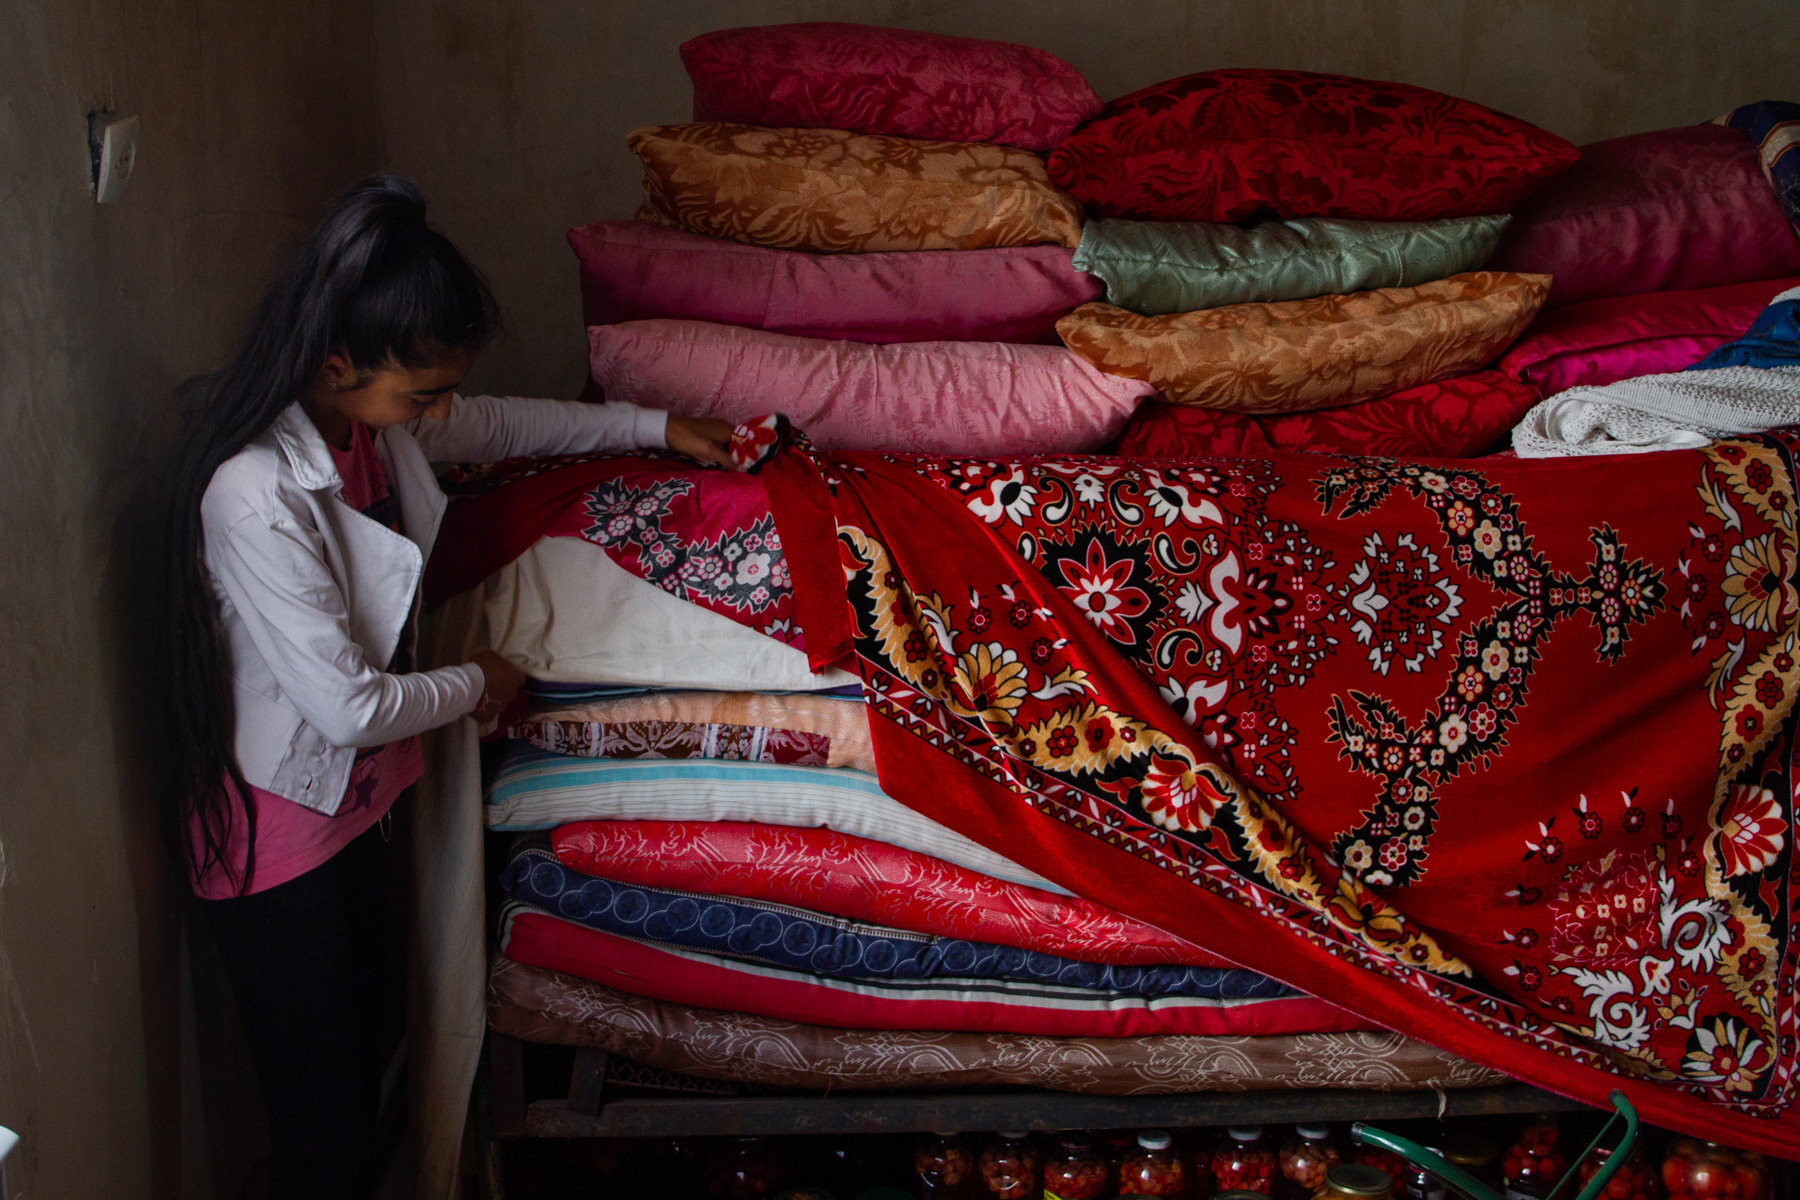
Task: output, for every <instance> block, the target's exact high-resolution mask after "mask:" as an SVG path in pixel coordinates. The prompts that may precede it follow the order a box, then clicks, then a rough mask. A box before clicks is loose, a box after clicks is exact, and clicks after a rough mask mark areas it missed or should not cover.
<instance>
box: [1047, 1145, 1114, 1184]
mask: <svg viewBox="0 0 1800 1200" xmlns="http://www.w3.org/2000/svg"><path fill="white" fill-rule="evenodd" d="M1107 1172H1108V1169H1107V1164H1106V1160H1105V1159H1103V1158H1101V1157H1100V1153H1099V1151H1097V1150H1095V1149H1094V1143H1093V1141H1092V1139H1090V1138H1088V1137H1087V1136H1086V1135H1085V1134H1080V1133H1065V1134H1063V1135H1062V1136H1061V1137H1059V1138H1058V1139H1057V1142H1056V1149H1054V1150H1052V1151H1051V1152H1050V1153H1049V1154H1048V1155H1046V1156H1045V1157H1044V1200H1104V1198H1105V1197H1107V1196H1110V1195H1112V1193H1111V1192H1110V1191H1109V1190H1108V1189H1107V1186H1106V1182H1107Z"/></svg>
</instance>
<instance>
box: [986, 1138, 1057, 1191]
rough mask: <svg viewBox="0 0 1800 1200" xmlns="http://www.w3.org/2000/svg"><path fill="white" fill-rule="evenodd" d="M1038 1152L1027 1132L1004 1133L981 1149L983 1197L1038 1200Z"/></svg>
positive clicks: (1040, 1185) (1039, 1184) (1039, 1183)
mask: <svg viewBox="0 0 1800 1200" xmlns="http://www.w3.org/2000/svg"><path fill="white" fill-rule="evenodd" d="M1038 1165H1039V1162H1038V1149H1037V1147H1036V1146H1034V1145H1032V1144H1031V1138H1030V1137H1029V1135H1027V1134H1025V1133H1024V1132H1022V1131H1021V1132H1017V1133H1008V1132H1002V1133H997V1134H995V1135H994V1140H993V1141H991V1142H989V1143H988V1144H987V1145H986V1146H984V1147H982V1150H981V1157H980V1159H978V1160H977V1162H976V1172H977V1175H978V1177H979V1178H980V1180H981V1189H982V1191H981V1194H982V1195H983V1196H992V1197H994V1198H995V1200H1027V1197H1029V1198H1030V1200H1037V1196H1038V1191H1039V1189H1040V1188H1041V1187H1042V1186H1043V1185H1042V1183H1041V1182H1040V1181H1039V1178H1038Z"/></svg>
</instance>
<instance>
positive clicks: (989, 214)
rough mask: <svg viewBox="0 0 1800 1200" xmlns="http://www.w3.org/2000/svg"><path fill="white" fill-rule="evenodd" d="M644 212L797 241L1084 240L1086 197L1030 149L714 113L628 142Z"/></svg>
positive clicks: (900, 246) (892, 244)
mask: <svg viewBox="0 0 1800 1200" xmlns="http://www.w3.org/2000/svg"><path fill="white" fill-rule="evenodd" d="M625 141H626V144H627V145H629V146H630V147H631V148H632V150H633V151H635V152H636V153H637V155H638V157H639V158H641V159H643V161H644V206H643V208H642V209H640V210H639V211H638V218H639V219H640V220H645V221H656V222H659V223H660V224H664V225H673V226H676V227H677V228H680V229H686V230H689V231H690V232H693V233H700V234H705V235H707V236H709V237H719V238H730V239H731V240H732V241H737V242H748V243H750V244H752V245H756V246H781V247H785V248H787V249H792V250H820V251H842V250H854V251H879V250H976V249H980V248H981V247H984V246H1029V245H1033V244H1035V243H1040V242H1055V243H1057V244H1059V245H1063V246H1068V247H1070V248H1073V247H1074V246H1075V245H1077V244H1078V243H1079V242H1080V241H1081V205H1079V204H1078V203H1076V202H1075V200H1074V198H1073V197H1071V196H1070V195H1069V194H1068V193H1066V192H1063V191H1059V190H1058V189H1057V187H1056V185H1054V184H1052V183H1051V182H1050V177H1049V175H1048V174H1046V173H1045V171H1044V160H1043V159H1041V158H1039V157H1038V156H1037V155H1035V154H1032V153H1031V152H1030V151H1027V150H1020V149H1017V148H1015V147H1012V146H993V145H984V144H978V143H974V142H925V141H915V140H913V139H910V138H896V137H882V136H878V135H874V134H858V133H851V132H849V131H847V130H842V129H764V128H761V127H759V126H755V125H727V124H723V123H721V122H716V121H708V122H701V123H697V124H693V125H658V126H653V127H651V128H648V129H640V130H637V131H636V132H635V133H633V134H631V136H630V137H628V138H626V139H625Z"/></svg>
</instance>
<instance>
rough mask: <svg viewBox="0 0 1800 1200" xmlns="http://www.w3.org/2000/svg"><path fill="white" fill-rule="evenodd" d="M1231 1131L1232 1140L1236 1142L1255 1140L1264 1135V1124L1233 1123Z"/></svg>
mask: <svg viewBox="0 0 1800 1200" xmlns="http://www.w3.org/2000/svg"><path fill="white" fill-rule="evenodd" d="M1230 1132H1231V1140H1232V1141H1234V1142H1254V1141H1255V1140H1256V1139H1257V1138H1259V1137H1261V1136H1262V1126H1261V1125H1233V1126H1232V1127H1231V1130H1230Z"/></svg>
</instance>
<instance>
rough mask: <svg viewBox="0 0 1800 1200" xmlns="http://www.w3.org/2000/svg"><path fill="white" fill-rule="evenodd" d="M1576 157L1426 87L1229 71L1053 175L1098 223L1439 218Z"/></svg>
mask: <svg viewBox="0 0 1800 1200" xmlns="http://www.w3.org/2000/svg"><path fill="white" fill-rule="evenodd" d="M1577 157H1579V151H1577V150H1576V149H1575V147H1573V146H1571V145H1570V144H1569V143H1568V142H1565V141H1564V140H1563V139H1561V138H1559V137H1557V136H1555V135H1554V134H1551V133H1546V132H1545V131H1544V130H1542V129H1539V128H1537V127H1536V126H1534V125H1528V124H1526V123H1525V122H1524V121H1520V120H1518V119H1516V118H1514V117H1509V116H1506V115H1505V114H1504V113H1497V112H1495V111H1494V110H1493V109H1491V108H1483V107H1482V106H1481V105H1479V104H1473V103H1471V102H1469V101H1467V100H1458V99H1457V98H1456V97H1454V96H1446V95H1443V94H1442V93H1439V92H1433V91H1427V90H1426V89H1425V88H1418V87H1410V86H1408V85H1407V84H1403V83H1378V82H1375V81H1372V80H1367V79H1349V78H1346V77H1344V76H1341V75H1317V74H1312V73H1310V72H1305V71H1257V70H1230V71H1206V72H1203V73H1201V74H1199V75H1187V76H1183V77H1182V78H1180V79H1171V80H1169V81H1168V82H1167V83H1159V84H1156V85H1155V86H1154V87H1147V88H1145V89H1144V90H1143V91H1141V92H1133V93H1132V94H1131V95H1129V96H1126V97H1124V98H1122V99H1119V100H1114V101H1113V102H1112V103H1111V104H1108V105H1107V106H1106V108H1105V110H1104V111H1103V112H1101V114H1100V115H1099V116H1098V117H1097V118H1095V119H1094V120H1093V121H1092V122H1090V123H1089V124H1087V125H1085V126H1083V127H1082V128H1081V129H1079V130H1077V131H1076V132H1075V133H1074V134H1073V135H1071V136H1070V137H1069V138H1068V139H1067V140H1066V141H1064V142H1063V143H1062V144H1061V145H1060V146H1058V147H1057V148H1056V150H1055V152H1054V153H1053V154H1051V156H1050V177H1051V178H1052V179H1054V180H1055V181H1056V182H1057V183H1058V184H1060V185H1061V186H1062V187H1063V188H1065V189H1066V190H1068V191H1069V192H1071V193H1073V194H1074V196H1075V198H1076V199H1078V200H1080V201H1081V202H1082V203H1083V204H1084V205H1086V206H1087V209H1088V212H1089V213H1090V214H1091V215H1094V216H1100V217H1133V218H1137V219H1139V220H1164V221H1241V220H1243V219H1244V218H1245V217H1248V216H1250V215H1251V214H1252V213H1254V212H1256V211H1258V210H1259V209H1272V210H1273V211H1274V212H1275V213H1276V215H1278V216H1282V217H1351V218H1363V219H1367V220H1375V221H1429V220H1436V219H1439V218H1443V217H1466V216H1473V215H1475V214H1477V213H1497V212H1507V211H1509V210H1510V209H1511V208H1512V207H1513V206H1514V205H1515V204H1517V203H1518V202H1519V201H1520V200H1521V199H1523V198H1524V197H1525V196H1527V195H1529V194H1530V193H1531V192H1532V191H1533V190H1535V189H1536V188H1537V186H1538V185H1539V184H1541V183H1543V182H1544V180H1546V179H1548V178H1550V176H1552V175H1554V174H1556V173H1557V172H1558V171H1560V170H1562V169H1563V168H1565V167H1567V166H1569V165H1570V164H1571V163H1573V162H1574V161H1575V160H1576V158H1577Z"/></svg>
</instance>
